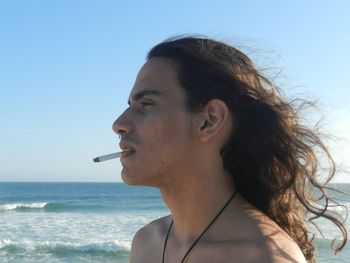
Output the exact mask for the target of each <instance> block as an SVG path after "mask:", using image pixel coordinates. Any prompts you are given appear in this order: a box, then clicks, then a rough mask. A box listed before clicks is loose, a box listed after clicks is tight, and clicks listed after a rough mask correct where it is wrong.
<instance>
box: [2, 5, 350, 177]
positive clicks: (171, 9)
mask: <svg viewBox="0 0 350 263" xmlns="http://www.w3.org/2000/svg"><path fill="white" fill-rule="evenodd" d="M349 12H350V1H346V0H343V1H341V0H337V1H320V0H318V1H316V0H310V1H302V0H296V1H277V0H276V1H272V0H267V1H260V0H255V1H253V0H237V1H207V0H193V1H188V0H187V1H185V0H179V1H160V0H159V1H152V0H151V1H117V0H115V1H107V0H94V1H92V0H82V1H78V0H74V1H71V0H60V1H44V0H42V1H39V0H37V1H33V0H26V1H19V0H11V1H0V112H1V113H0V138H1V139H0V167H1V169H0V181H81V182H88V181H94V182H96V181H108V182H116V181H121V178H120V171H121V165H120V162H119V160H111V161H108V162H104V163H98V164H96V163H93V162H92V159H93V158H94V157H96V156H99V155H103V154H108V153H112V152H115V151H117V150H119V147H118V143H119V141H118V137H117V136H116V135H115V134H114V133H113V131H112V128H111V127H112V123H113V122H114V120H115V119H116V118H117V117H118V116H119V114H121V113H122V112H123V110H124V109H125V108H126V106H127V99H128V95H129V92H130V89H131V88H132V86H133V83H134V80H135V76H136V74H137V72H138V70H139V69H140V67H141V66H142V65H143V63H144V62H145V56H146V54H147V51H148V50H149V49H150V48H151V47H152V46H154V45H155V44H157V43H159V42H161V41H163V40H165V39H166V38H168V37H171V36H175V35H179V34H201V35H206V36H208V37H212V38H216V39H218V40H223V41H226V42H230V43H232V44H233V45H236V46H237V47H239V48H242V50H243V51H245V52H246V53H248V55H249V56H250V57H251V58H252V59H253V61H254V62H256V63H257V65H258V66H260V67H262V68H266V67H268V68H271V69H272V70H273V71H276V72H278V71H279V70H281V72H280V74H279V77H278V78H277V79H276V81H277V83H278V84H279V85H280V87H281V88H282V89H283V90H284V91H285V93H286V96H289V97H290V98H293V96H294V97H297V96H299V97H300V96H301V97H303V98H307V99H314V100H318V101H319V108H318V111H319V112H320V116H321V115H322V116H323V122H322V128H324V130H325V131H326V132H328V134H329V135H330V136H328V137H329V138H330V139H327V140H328V142H329V144H330V148H331V150H332V151H333V153H334V156H335V159H336V160H337V162H338V165H339V166H344V167H346V164H350V103H349V102H348V101H349V97H350V89H349V82H348V78H349V73H350V72H349V71H350V67H349V61H350V49H349V47H350V30H349V28H350V16H349ZM328 137H327V138H328ZM349 177H350V175H347V174H346V173H339V175H338V176H337V178H336V179H335V182H348V183H350V178H349Z"/></svg>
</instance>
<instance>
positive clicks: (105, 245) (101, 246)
mask: <svg viewBox="0 0 350 263" xmlns="http://www.w3.org/2000/svg"><path fill="white" fill-rule="evenodd" d="M9 247H12V248H16V249H25V250H28V251H34V250H41V251H42V250H50V251H52V250H62V249H63V250H66V251H71V252H107V253H116V252H119V251H130V248H131V244H130V243H129V242H120V241H117V240H112V241H107V242H102V241H95V242H94V241H92V242H90V243H89V242H87V243H80V242H64V241H29V240H21V241H12V240H9V239H3V240H0V249H6V248H9Z"/></svg>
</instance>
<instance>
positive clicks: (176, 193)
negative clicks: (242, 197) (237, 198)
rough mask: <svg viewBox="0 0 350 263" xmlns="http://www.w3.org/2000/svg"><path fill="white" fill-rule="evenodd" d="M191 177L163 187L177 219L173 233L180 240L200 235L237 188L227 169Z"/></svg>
mask: <svg viewBox="0 0 350 263" xmlns="http://www.w3.org/2000/svg"><path fill="white" fill-rule="evenodd" d="M188 176H189V177H188V178H191V179H188V180H186V184H184V183H179V184H176V183H174V184H172V185H171V187H166V189H162V188H161V189H160V190H161V193H162V197H163V200H164V202H165V203H166V204H167V206H168V207H169V209H170V211H171V216H172V220H173V221H174V225H173V236H174V237H175V238H176V239H177V240H179V241H180V242H191V241H192V240H193V239H195V238H197V236H198V235H199V234H200V233H201V232H202V231H203V229H205V228H206V226H207V225H208V224H209V222H210V221H211V220H212V219H213V218H214V217H215V216H216V214H217V213H218V212H219V211H220V210H221V208H222V207H223V206H224V204H225V203H226V202H227V201H228V200H229V198H230V197H231V196H232V194H233V193H234V191H235V187H234V185H233V179H232V176H231V175H230V174H228V173H227V172H225V171H218V170H216V172H215V173H214V171H213V172H212V173H211V172H210V171H208V170H206V171H203V172H202V173H197V174H196V175H195V174H189V175H188Z"/></svg>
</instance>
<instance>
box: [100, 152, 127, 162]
mask: <svg viewBox="0 0 350 263" xmlns="http://www.w3.org/2000/svg"><path fill="white" fill-rule="evenodd" d="M121 156H122V152H116V153H111V154H107V155H103V156H100V157H96V158H94V159H93V160H94V162H95V163H98V162H104V161H108V160H111V159H115V158H120V157H121Z"/></svg>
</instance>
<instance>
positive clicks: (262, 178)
mask: <svg viewBox="0 0 350 263" xmlns="http://www.w3.org/2000/svg"><path fill="white" fill-rule="evenodd" d="M153 57H162V58H167V59H170V60H171V61H173V62H175V64H176V66H177V74H178V79H179V82H180V85H181V86H182V88H183V89H184V90H185V91H186V94H187V100H188V107H189V109H190V110H191V111H198V110H200V109H201V108H202V106H204V105H205V104H206V103H207V102H208V101H209V100H211V99H214V98H216V99H220V100H222V101H224V102H225V103H226V105H227V106H228V108H229V109H230V112H231V114H232V117H233V119H234V121H235V124H236V125H235V129H233V131H232V135H231V137H230V139H229V141H228V142H227V143H226V144H225V145H224V146H223V148H222V151H221V155H222V158H223V161H224V166H225V168H226V169H227V170H228V171H230V173H231V174H232V176H233V179H234V182H235V185H236V187H237V189H238V191H239V192H240V194H241V195H242V196H243V197H245V198H246V199H247V200H248V201H249V202H250V203H252V204H253V205H254V206H256V207H257V208H258V209H260V210H261V211H263V212H264V213H265V214H267V215H268V216H269V217H270V218H271V219H272V220H274V221H275V222H276V223H277V224H278V225H279V226H280V227H282V228H283V229H284V230H285V231H286V232H287V233H288V234H289V235H290V236H291V237H292V238H293V239H294V240H295V242H296V243H297V244H298V245H299V247H300V248H301V250H302V252H303V253H304V255H305V257H306V259H308V260H310V261H311V262H314V261H315V257H314V247H313V244H312V239H313V236H310V232H309V230H308V229H307V227H306V222H307V221H309V222H312V221H313V220H314V219H317V218H320V217H323V218H326V219H328V220H330V221H332V222H333V223H334V224H335V225H336V226H337V227H338V228H339V229H340V231H341V234H342V236H343V239H342V241H341V243H340V244H338V246H337V247H334V249H335V251H336V252H338V251H340V250H341V249H342V248H343V247H344V246H345V244H346V241H347V231H346V228H345V225H344V224H343V223H342V221H341V219H339V218H338V217H337V216H336V215H333V214H332V213H331V212H330V211H329V201H334V200H332V199H331V198H330V197H329V195H328V194H327V191H326V190H327V189H331V188H329V187H327V186H326V183H328V182H329V180H330V179H331V178H333V176H334V175H335V164H334V161H333V159H332V156H331V155H330V153H329V151H328V149H327V147H326V145H325V144H324V143H323V142H322V140H321V139H320V136H319V134H318V133H317V132H316V131H314V130H312V129H311V128H309V127H307V126H305V125H302V124H301V121H300V116H299V115H300V114H299V112H298V110H297V109H296V107H294V106H293V105H294V103H295V102H296V101H293V102H290V103H289V102H286V101H285V100H284V99H282V96H281V95H280V92H279V90H278V88H277V87H276V86H275V85H274V84H273V82H272V81H270V80H269V79H268V78H266V77H264V76H263V75H262V74H261V73H260V72H259V71H258V70H257V69H256V68H255V66H254V64H253V63H252V62H251V60H250V59H249V58H248V57H247V56H246V55H244V54H243V53H242V52H240V51H239V50H237V49H236V48H234V47H232V46H230V45H227V44H224V43H222V42H219V41H216V40H212V39H208V38H200V37H175V38H171V39H168V40H166V41H164V42H162V43H160V44H158V45H156V46H155V47H153V48H152V49H151V51H150V52H149V53H148V57H147V58H148V59H151V58H153ZM301 101H302V102H303V103H302V104H303V105H305V104H306V103H307V102H306V101H304V100H301ZM320 150H321V151H322V152H323V153H324V154H325V156H326V157H327V158H328V160H329V161H330V169H328V170H322V169H321V168H320V161H319V159H318V155H317V154H316V152H317V153H318V152H320ZM321 172H322V174H323V175H322V176H326V178H327V179H326V181H325V183H321V182H320V181H319V179H318V178H319V175H320V173H321ZM323 172H324V173H323ZM322 178H325V177H322ZM315 190H316V191H318V192H319V193H320V194H321V197H320V198H316V196H315V195H314V192H315ZM307 214H311V215H312V217H311V218H308V219H307V218H306V215H307Z"/></svg>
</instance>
